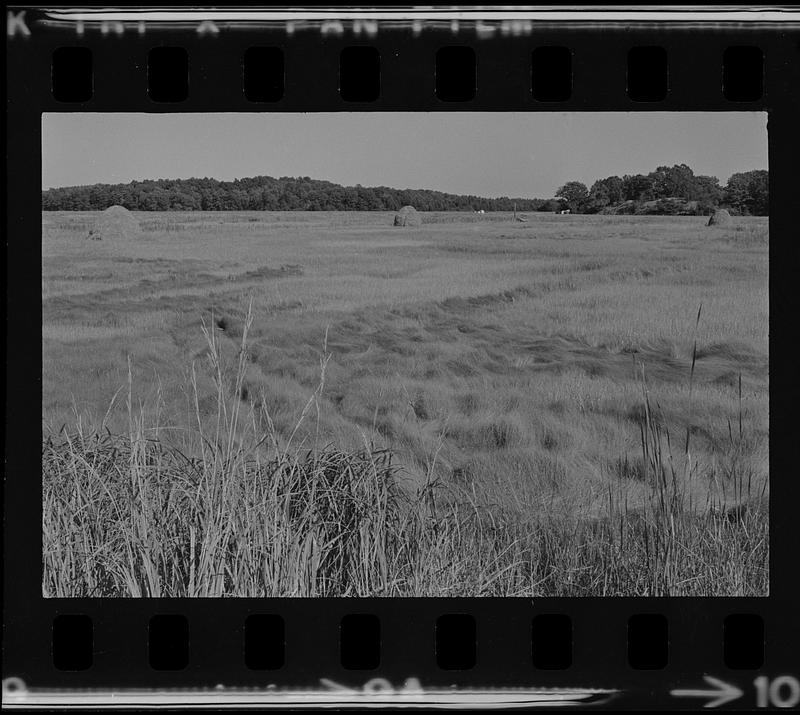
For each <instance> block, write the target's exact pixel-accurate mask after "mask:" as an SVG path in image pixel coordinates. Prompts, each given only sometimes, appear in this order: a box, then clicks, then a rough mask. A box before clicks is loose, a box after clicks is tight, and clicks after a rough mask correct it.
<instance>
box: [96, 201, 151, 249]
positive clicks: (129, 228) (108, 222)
mask: <svg viewBox="0 0 800 715" xmlns="http://www.w3.org/2000/svg"><path fill="white" fill-rule="evenodd" d="M141 232H142V229H141V227H140V226H139V222H138V221H137V220H136V217H135V216H134V215H133V214H132V213H131V212H130V211H128V209H126V208H124V207H123V206H110V207H109V208H107V209H106V210H105V211H103V213H101V214H100V215H99V216H98V217H97V220H96V221H95V223H94V228H93V229H92V230H91V231H89V235H88V236H87V237H86V238H91V239H93V240H95V241H102V240H109V241H116V240H122V241H127V240H131V239H135V238H138V237H139V236H140V235H141Z"/></svg>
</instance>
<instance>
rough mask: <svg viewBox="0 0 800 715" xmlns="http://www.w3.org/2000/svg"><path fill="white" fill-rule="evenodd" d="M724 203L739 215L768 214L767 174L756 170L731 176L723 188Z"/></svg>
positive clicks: (764, 171)
mask: <svg viewBox="0 0 800 715" xmlns="http://www.w3.org/2000/svg"><path fill="white" fill-rule="evenodd" d="M724 200H725V203H726V204H728V206H730V207H732V208H734V209H736V210H737V211H739V212H740V213H744V214H753V215H755V216H765V215H767V214H768V213H769V172H768V171H767V170H766V169H756V170H754V171H745V172H741V173H738V174H733V175H732V176H731V178H730V179H728V185H727V186H726V187H725V196H724Z"/></svg>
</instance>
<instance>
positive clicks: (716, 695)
mask: <svg viewBox="0 0 800 715" xmlns="http://www.w3.org/2000/svg"><path fill="white" fill-rule="evenodd" d="M703 680H705V681H706V683H708V684H709V685H713V686H714V689H713V690H699V689H695V690H670V691H669V694H670V695H672V696H673V697H675V698H713V700H709V701H708V702H707V703H706V704H705V706H704V707H707V708H716V707H719V706H720V705H724V704H725V703H729V702H730V701H731V700H737V699H738V698H741V697H742V695H744V693H743V692H742V691H741V690H739V688H737V687H736V686H735V685H731V684H730V683H726V682H725V681H723V680H719V679H718V678H712V677H711V676H710V675H704V676H703Z"/></svg>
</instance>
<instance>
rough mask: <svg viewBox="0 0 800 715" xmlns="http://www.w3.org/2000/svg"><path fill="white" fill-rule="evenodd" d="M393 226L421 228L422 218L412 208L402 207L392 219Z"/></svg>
mask: <svg viewBox="0 0 800 715" xmlns="http://www.w3.org/2000/svg"><path fill="white" fill-rule="evenodd" d="M394 225H395V226H421V225H422V217H421V216H420V215H419V213H417V210H416V209H415V208H414V207H413V206H403V208H401V209H400V210H399V211H398V212H397V214H396V215H395V217H394Z"/></svg>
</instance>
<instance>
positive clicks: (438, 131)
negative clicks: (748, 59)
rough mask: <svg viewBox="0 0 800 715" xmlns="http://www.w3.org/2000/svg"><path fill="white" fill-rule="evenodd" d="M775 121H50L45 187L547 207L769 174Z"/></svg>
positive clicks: (378, 116) (199, 117)
mask: <svg viewBox="0 0 800 715" xmlns="http://www.w3.org/2000/svg"><path fill="white" fill-rule="evenodd" d="M766 125H767V115H766V113H763V112H725V113H721V112H680V113H679V112H673V113H669V112H631V113H625V112H570V113H556V112H528V113H523V112H511V113H496V112H458V113H456V112H413V113H412V112H408V113H401V112H359V113H353V112H348V113H341V112H339V113H275V114H270V113H257V114H256V113H252V114H235V113H227V114H222V113H219V114H211V113H209V114H126V113H70V114H66V113H53V112H48V113H45V114H43V115H42V188H51V187H56V186H77V185H85V184H95V183H109V184H115V183H129V182H130V181H133V180H143V179H162V178H163V179H186V178H191V177H206V176H207V177H211V178H215V179H220V180H224V181H230V180H232V179H234V178H244V177H248V176H259V175H266V176H274V177H279V176H309V177H311V178H313V179H325V180H328V181H333V182H336V183H339V184H344V185H346V186H352V185H355V184H362V185H363V186H391V187H393V188H399V189H404V188H415V189H435V190H438V191H446V192H449V193H455V194H476V195H479V196H486V197H497V196H511V197H539V198H548V197H551V196H553V195H554V194H555V193H556V191H557V189H558V187H559V186H561V185H563V184H564V183H565V182H567V181H573V180H574V181H582V182H583V183H585V184H586V185H587V186H591V184H592V183H593V182H594V181H595V180H596V179H600V178H604V177H606V176H611V175H618V176H622V175H623V174H637V173H644V174H647V173H649V172H650V171H652V170H654V169H655V168H656V167H657V166H661V165H665V164H666V165H669V166H672V165H673V164H682V163H685V164H688V165H689V166H690V167H692V169H693V170H694V172H695V173H696V174H707V175H711V176H716V177H718V178H719V179H720V181H721V182H722V183H723V184H724V183H725V182H726V181H727V179H728V177H729V176H730V175H731V174H732V173H735V172H739V171H749V170H750V169H766V168H767V131H766Z"/></svg>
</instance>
